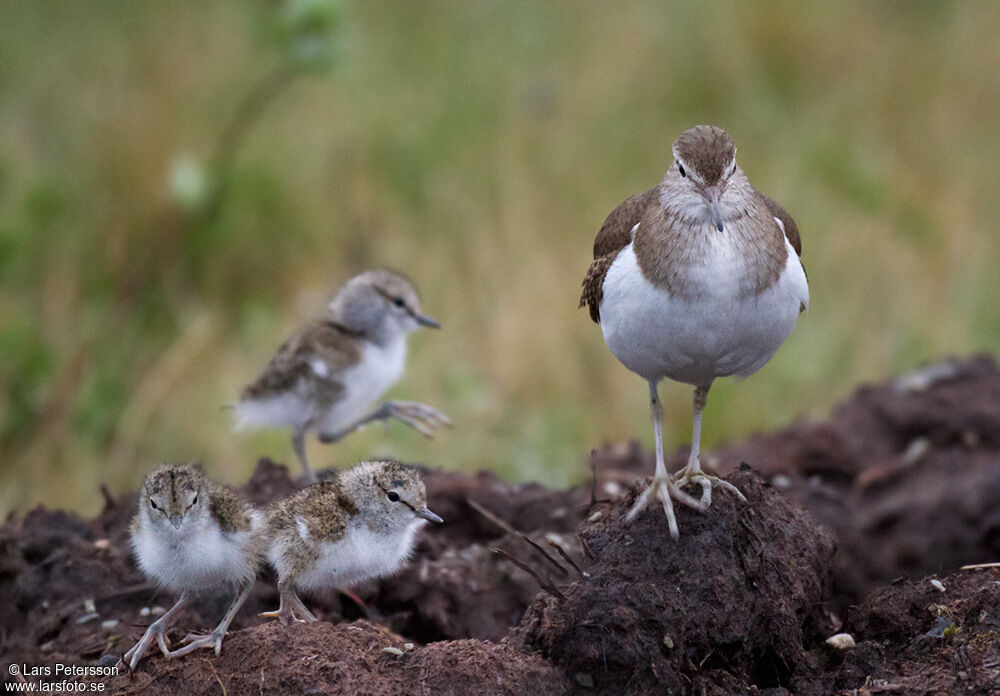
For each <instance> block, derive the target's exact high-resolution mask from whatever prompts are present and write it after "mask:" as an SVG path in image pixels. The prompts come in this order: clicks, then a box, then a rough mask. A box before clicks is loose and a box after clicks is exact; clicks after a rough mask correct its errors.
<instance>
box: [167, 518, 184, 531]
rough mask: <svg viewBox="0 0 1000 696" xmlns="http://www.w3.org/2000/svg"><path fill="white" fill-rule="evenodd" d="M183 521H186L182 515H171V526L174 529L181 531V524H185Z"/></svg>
mask: <svg viewBox="0 0 1000 696" xmlns="http://www.w3.org/2000/svg"><path fill="white" fill-rule="evenodd" d="M183 521H184V518H183V517H181V516H180V515H171V516H170V524H171V525H173V528H174V529H180V528H181V522H183Z"/></svg>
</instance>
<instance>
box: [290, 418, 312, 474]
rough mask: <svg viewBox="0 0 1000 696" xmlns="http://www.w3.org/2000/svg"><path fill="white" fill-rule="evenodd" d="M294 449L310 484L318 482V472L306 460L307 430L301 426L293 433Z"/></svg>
mask: <svg viewBox="0 0 1000 696" xmlns="http://www.w3.org/2000/svg"><path fill="white" fill-rule="evenodd" d="M292 449H294V450H295V456H296V457H298V458H299V463H300V464H302V473H304V474H305V477H306V481H308V482H309V483H315V482H316V472H314V471H313V470H312V467H311V466H309V460H308V459H306V429H305V428H303V427H301V426H296V428H295V429H294V430H293V431H292Z"/></svg>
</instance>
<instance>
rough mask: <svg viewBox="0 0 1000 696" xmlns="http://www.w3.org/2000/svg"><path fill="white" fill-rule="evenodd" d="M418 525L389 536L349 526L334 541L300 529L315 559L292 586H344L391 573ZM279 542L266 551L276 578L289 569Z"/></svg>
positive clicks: (406, 554) (402, 558) (404, 556)
mask: <svg viewBox="0 0 1000 696" xmlns="http://www.w3.org/2000/svg"><path fill="white" fill-rule="evenodd" d="M419 526H420V525H419V524H414V525H411V526H410V527H408V528H407V529H405V530H404V531H402V532H400V533H398V534H393V535H387V534H384V533H383V534H377V533H375V532H374V531H373V530H371V529H369V528H367V527H363V526H357V527H350V528H348V531H347V533H346V534H345V536H344V538H342V539H339V540H338V541H335V542H326V541H319V540H310V539H308V538H307V535H306V536H303V531H302V529H301V528H300V531H299V535H300V537H301V538H302V540H303V541H305V542H306V543H309V544H313V545H314V548H315V549H316V551H317V552H318V558H317V559H316V561H315V563H314V564H313V565H312V567H311V568H309V569H308V570H306V571H305V572H303V573H301V574H299V575H298V577H297V578H295V581H294V582H295V586H296V587H297V588H299V589H301V590H318V589H323V588H333V587H344V588H346V587H351V586H352V585H356V584H357V583H359V582H362V581H364V580H368V579H370V578H376V577H382V576H385V575H391V574H392V573H395V572H396V571H397V570H398V569H399V568H400V566H402V564H403V563H404V562H405V561H406V560H407V559H408V558H409V556H410V553H411V552H412V550H413V539H414V536H415V534H416V532H417V529H418V528H419ZM283 544H284V542H282V541H279V542H278V543H276V544H275V545H274V546H272V548H271V549H270V551H269V553H268V556H269V560H270V561H271V564H272V565H274V567H275V569H276V570H277V571H278V575H279V577H286V576H287V575H288V572H289V569H288V568H287V567H286V566H285V560H284V558H283V557H282V556H283V552H284V548H283Z"/></svg>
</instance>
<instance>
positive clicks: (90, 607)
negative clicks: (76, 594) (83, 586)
mask: <svg viewBox="0 0 1000 696" xmlns="http://www.w3.org/2000/svg"><path fill="white" fill-rule="evenodd" d="M96 611H97V607H95V606H94V600H92V599H85V600H83V613H85V614H93V613H94V612H96Z"/></svg>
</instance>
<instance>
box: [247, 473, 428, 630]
mask: <svg viewBox="0 0 1000 696" xmlns="http://www.w3.org/2000/svg"><path fill="white" fill-rule="evenodd" d="M441 521H442V519H441V518H440V517H438V516H437V515H435V514H434V513H433V512H431V511H430V510H428V509H427V491H426V489H425V488H424V482H423V480H422V479H421V478H420V474H419V472H418V471H417V470H416V469H415V468H414V467H412V466H409V465H407V464H403V463H402V462H397V461H393V460H381V461H372V462H362V463H360V464H358V465H357V466H355V467H353V468H351V469H349V470H347V471H345V472H343V473H341V474H340V475H339V476H337V477H336V478H334V479H325V480H322V481H320V482H319V483H315V484H313V485H312V486H309V487H308V488H306V489H304V490H302V491H300V492H299V493H297V494H295V495H293V496H292V497H290V498H287V499H285V500H282V501H280V502H279V503H277V504H276V505H275V506H274V507H273V508H272V509H271V511H270V512H269V513H268V518H267V539H268V542H267V544H268V549H267V557H268V560H269V561H270V562H271V565H273V566H274V568H275V570H276V571H277V572H278V592H279V595H280V604H279V606H278V609H277V610H276V611H271V612H265V613H264V614H261V616H267V617H271V618H274V617H277V618H279V619H280V620H281V622H282V623H283V624H286V625H287V624H290V623H291V622H292V620H293V619H295V620H298V621H316V617H315V616H313V614H312V612H310V611H309V610H308V609H307V608H306V607H305V605H304V604H303V603H302V600H300V599H299V597H298V593H297V591H298V590H306V591H309V590H317V589H321V588H326V587H337V588H341V587H349V586H351V585H354V584H357V583H359V582H361V581H363V580H368V579H370V578H375V577H380V576H384V575H390V574H392V573H394V572H395V571H396V570H398V569H399V567H400V566H401V565H402V564H403V563H404V562H405V561H406V559H407V558H408V557H409V555H410V553H411V552H412V550H413V542H414V538H415V537H416V533H417V530H418V529H420V527H422V526H423V525H424V524H426V523H427V522H441Z"/></svg>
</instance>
